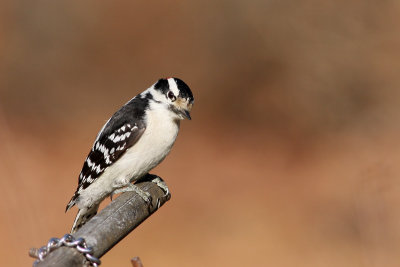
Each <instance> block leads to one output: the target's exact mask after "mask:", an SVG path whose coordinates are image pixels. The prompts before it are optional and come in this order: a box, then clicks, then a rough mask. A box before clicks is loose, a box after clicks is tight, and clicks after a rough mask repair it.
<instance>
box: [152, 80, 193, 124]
mask: <svg viewBox="0 0 400 267" xmlns="http://www.w3.org/2000/svg"><path fill="white" fill-rule="evenodd" d="M148 91H149V93H150V94H151V97H152V99H153V101H155V102H157V103H159V104H163V105H166V106H167V107H168V109H169V110H170V111H171V112H172V114H173V115H174V116H175V118H176V119H179V120H183V119H189V120H190V119H191V117H190V110H191V109H192V106H193V102H194V98H193V94H192V91H191V90H190V88H189V86H187V84H186V83H184V82H183V81H182V80H181V79H178V78H165V79H160V80H158V82H156V83H155V84H154V85H153V86H152V87H151V88H149V90H148Z"/></svg>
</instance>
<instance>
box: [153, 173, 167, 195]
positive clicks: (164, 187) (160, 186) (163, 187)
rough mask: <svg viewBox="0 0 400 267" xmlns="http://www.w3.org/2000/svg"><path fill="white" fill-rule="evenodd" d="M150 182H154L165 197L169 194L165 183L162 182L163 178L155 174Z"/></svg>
mask: <svg viewBox="0 0 400 267" xmlns="http://www.w3.org/2000/svg"><path fill="white" fill-rule="evenodd" d="M151 182H152V183H155V184H156V185H157V186H158V187H159V188H161V189H162V190H163V191H164V193H165V195H164V196H165V197H167V196H169V195H170V192H169V189H168V186H167V184H166V183H165V182H164V180H163V179H161V177H158V176H156V177H155V178H154V179H152V180H151Z"/></svg>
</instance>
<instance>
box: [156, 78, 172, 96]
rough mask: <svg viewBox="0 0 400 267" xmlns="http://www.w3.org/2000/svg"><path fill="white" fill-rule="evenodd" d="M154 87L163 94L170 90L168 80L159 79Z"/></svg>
mask: <svg viewBox="0 0 400 267" xmlns="http://www.w3.org/2000/svg"><path fill="white" fill-rule="evenodd" d="M154 89H156V90H158V91H160V92H161V93H163V94H166V93H167V92H168V91H169V84H168V80H167V79H159V80H158V82H157V83H156V84H155V85H154Z"/></svg>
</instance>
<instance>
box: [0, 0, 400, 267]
mask: <svg viewBox="0 0 400 267" xmlns="http://www.w3.org/2000/svg"><path fill="white" fill-rule="evenodd" d="M399 16H400V2H399V1H396V0H386V1H382V0H381V1H377V0H376V1H361V0H354V1H337V0H336V1H335V0H327V1H323V3H321V1H317V0H305V1H295V0H283V1H276V0H269V1H268V0H267V1H257V0H252V1H235V0H234V1H228V0H219V1H209V2H205V1H150V2H149V1H147V2H145V1H42V0H39V1H30V0H23V1H11V0H5V1H2V2H1V3H0V59H1V60H0V62H1V65H0V140H1V141H0V144H1V145H0V173H1V176H0V186H1V189H2V200H1V202H0V212H1V220H0V236H1V240H2V242H1V243H0V258H1V262H2V265H4V266H30V265H31V263H32V259H31V258H29V257H28V255H27V254H28V249H29V248H30V247H33V246H35V247H38V246H41V245H44V244H45V243H46V242H47V241H48V239H49V238H50V237H60V236H62V235H64V234H65V233H67V232H68V231H69V229H70V227H71V224H72V222H73V219H74V217H75V214H76V209H75V208H74V209H73V210H72V211H70V212H68V213H67V214H65V213H64V209H65V205H66V204H67V202H68V201H69V199H70V197H71V196H72V194H73V192H74V190H75V189H76V185H77V179H78V174H79V172H80V168H81V166H82V164H83V161H84V159H85V157H86V155H87V153H88V152H89V149H90V147H91V145H92V142H93V140H94V138H95V136H96V134H97V131H98V130H99V129H100V128H101V126H102V125H103V123H104V122H105V121H106V120H107V119H108V117H109V116H111V115H112V113H113V112H114V111H115V110H116V109H117V108H119V107H120V105H122V104H123V103H125V102H126V101H128V100H129V99H130V98H132V97H133V96H135V95H136V94H138V93H139V92H141V91H143V90H144V89H146V88H147V87H149V86H150V85H151V84H153V83H154V82H155V81H157V79H158V78H160V77H166V76H176V77H179V78H181V79H183V80H184V81H185V82H186V83H188V84H189V86H190V87H191V88H192V90H193V92H194V94H195V97H196V103H195V107H194V109H193V113H192V116H193V120H192V121H190V122H188V121H185V122H184V123H183V124H182V128H181V132H180V135H179V138H178V140H177V142H176V144H175V146H174V148H173V150H172V153H171V154H170V156H169V157H167V159H166V160H165V161H164V162H163V163H162V164H161V165H160V166H159V167H158V168H157V169H156V170H154V171H153V172H154V173H157V174H159V175H160V176H162V177H163V178H164V179H165V180H166V181H167V183H168V185H169V187H170V190H171V191H172V199H171V201H170V202H168V203H167V205H165V206H164V207H163V208H162V209H161V210H160V211H159V212H157V213H156V214H154V216H152V217H151V218H150V219H149V220H148V221H146V222H145V223H144V224H143V225H141V226H140V227H139V228H138V229H137V230H135V231H134V232H133V233H132V234H131V235H129V236H128V237H127V238H126V239H124V240H123V241H122V242H121V243H120V244H119V245H117V246H116V247H115V248H114V249H113V250H112V251H110V252H109V253H108V254H107V255H106V256H105V257H103V259H102V260H103V265H104V266H130V263H129V260H130V258H132V257H133V256H140V257H141V259H142V261H143V263H144V266H145V267H152V266H399V264H400V253H399V251H400V207H399V206H400V178H399V173H400V166H399V162H400V150H399V149H400V144H399V141H398V139H399V137H398V136H399V132H400V128H399V115H400V112H399V110H400V108H399V105H400V92H399V90H398V88H399V85H400V75H399V69H400V53H399V45H400V22H399Z"/></svg>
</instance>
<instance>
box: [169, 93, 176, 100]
mask: <svg viewBox="0 0 400 267" xmlns="http://www.w3.org/2000/svg"><path fill="white" fill-rule="evenodd" d="M168 98H169V99H171V101H175V100H176V97H175V95H174V93H172V91H169V92H168Z"/></svg>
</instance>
